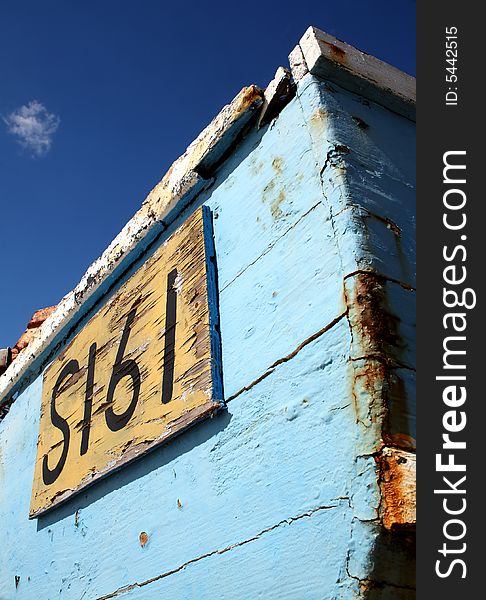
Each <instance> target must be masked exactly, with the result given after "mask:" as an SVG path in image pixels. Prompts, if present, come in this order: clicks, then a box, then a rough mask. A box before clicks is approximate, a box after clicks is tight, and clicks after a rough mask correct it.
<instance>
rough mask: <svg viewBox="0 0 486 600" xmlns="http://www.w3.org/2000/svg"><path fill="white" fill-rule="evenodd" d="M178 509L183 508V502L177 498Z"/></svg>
mask: <svg viewBox="0 0 486 600" xmlns="http://www.w3.org/2000/svg"><path fill="white" fill-rule="evenodd" d="M177 508H182V502H181V501H180V500H179V498H177Z"/></svg>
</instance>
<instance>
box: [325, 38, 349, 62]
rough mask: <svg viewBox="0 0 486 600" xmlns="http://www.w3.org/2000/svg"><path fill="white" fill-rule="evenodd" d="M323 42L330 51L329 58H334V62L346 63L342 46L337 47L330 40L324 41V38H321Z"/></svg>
mask: <svg viewBox="0 0 486 600" xmlns="http://www.w3.org/2000/svg"><path fill="white" fill-rule="evenodd" d="M322 43H323V44H326V46H328V48H329V50H330V51H331V58H332V59H333V60H335V61H336V62H338V63H340V64H342V65H344V64H346V51H345V50H343V49H342V48H339V46H336V44H333V43H332V42H326V41H324V40H322Z"/></svg>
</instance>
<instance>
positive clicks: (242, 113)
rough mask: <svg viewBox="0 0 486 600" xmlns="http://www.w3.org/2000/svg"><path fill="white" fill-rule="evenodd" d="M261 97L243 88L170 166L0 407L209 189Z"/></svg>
mask: <svg viewBox="0 0 486 600" xmlns="http://www.w3.org/2000/svg"><path fill="white" fill-rule="evenodd" d="M262 96H263V92H262V91H261V90H260V89H259V88H258V87H257V86H255V85H250V86H248V87H244V88H243V89H242V90H241V91H240V92H239V94H237V95H236V96H235V98H234V99H233V100H232V101H231V103H230V104H227V105H226V106H224V107H223V108H222V109H221V111H220V112H219V113H218V114H217V115H216V117H215V118H214V119H213V120H212V121H211V123H210V124H209V125H208V126H207V127H206V128H205V129H204V130H203V131H202V132H201V133H200V134H199V135H198V137H197V138H196V139H195V140H194V141H193V142H192V143H191V144H190V145H189V147H188V148H187V149H186V151H185V152H184V154H182V156H180V157H179V158H178V159H177V160H175V161H174V163H173V164H172V165H171V167H170V168H169V169H168V171H167V173H166V174H165V175H164V177H163V178H162V179H161V181H160V182H159V183H158V184H157V185H156V186H155V187H154V189H153V190H152V191H151V192H150V193H149V194H148V196H147V197H146V198H145V200H144V201H143V203H142V206H141V208H140V209H139V210H138V211H137V213H136V214H135V215H134V216H133V217H132V218H131V219H130V221H128V223H127V224H126V225H125V227H124V228H123V229H122V230H121V232H120V233H119V234H118V235H117V236H116V238H115V239H114V240H113V241H112V242H111V244H110V245H109V246H108V248H107V249H106V250H105V251H104V252H103V254H102V255H101V256H100V257H99V258H98V259H97V260H95V262H94V263H93V264H92V265H91V266H90V267H89V268H88V270H87V271H86V273H85V274H84V275H83V277H82V278H81V281H80V282H79V283H78V285H77V286H76V287H75V288H74V290H72V291H71V292H69V293H68V294H67V295H66V296H65V297H64V298H63V299H62V300H61V302H60V303H59V304H58V305H57V307H56V310H55V311H54V313H53V314H52V315H51V316H50V317H49V318H48V319H47V321H46V322H45V323H43V324H42V326H41V327H40V328H39V329H38V330H37V331H36V333H35V335H34V336H33V340H32V341H31V342H30V344H29V349H28V351H27V352H24V353H22V354H20V355H19V357H18V358H17V359H16V360H15V362H14V363H13V364H12V365H11V367H10V368H9V369H8V371H7V372H6V373H4V374H3V375H0V405H1V404H3V403H9V402H10V401H11V398H12V397H13V396H14V395H15V393H16V392H18V391H19V387H20V388H21V387H22V385H25V383H26V379H27V376H29V377H30V378H33V377H34V376H35V375H37V374H39V373H40V372H41V369H42V367H43V363H44V364H45V362H46V361H47V360H48V357H46V349H47V348H48V347H49V345H50V344H56V343H62V341H63V340H62V336H63V335H64V334H65V331H66V330H68V329H70V328H71V327H73V326H74V325H75V324H76V319H80V318H82V316H83V314H84V311H85V310H86V308H87V306H88V305H89V303H90V302H94V301H96V299H97V296H99V295H100V294H102V293H103V292H104V291H105V288H106V285H107V282H108V280H109V279H110V278H112V277H117V276H119V275H120V274H121V273H123V270H124V267H126V263H127V262H133V261H135V260H136V259H137V258H138V257H140V256H141V255H142V254H143V253H144V252H145V250H146V249H147V246H148V245H149V244H150V243H151V242H152V241H153V239H154V237H155V236H156V235H157V234H158V233H160V231H162V230H164V229H165V228H166V227H167V226H168V225H169V224H171V223H172V222H173V221H174V219H175V218H176V217H177V216H178V215H179V214H180V213H181V212H182V211H183V209H184V208H186V207H187V205H188V204H189V203H190V202H191V201H193V200H194V198H195V197H196V195H197V194H198V193H200V192H201V190H203V189H205V188H207V187H209V186H210V185H211V184H212V177H211V170H212V169H213V168H214V167H215V165H217V164H218V163H219V161H220V160H221V158H222V156H224V155H225V154H226V153H227V152H228V151H229V149H230V148H231V146H232V145H233V144H234V143H235V142H236V140H237V139H238V136H239V135H240V133H241V131H242V130H243V128H244V127H245V126H246V125H247V124H248V122H249V121H250V120H251V119H252V118H253V117H254V116H255V115H256V114H257V112H258V109H259V108H260V106H261V105H262V103H263V98H262ZM201 173H203V174H204V176H203V175H201ZM73 321H74V322H73ZM0 414H1V413H0Z"/></svg>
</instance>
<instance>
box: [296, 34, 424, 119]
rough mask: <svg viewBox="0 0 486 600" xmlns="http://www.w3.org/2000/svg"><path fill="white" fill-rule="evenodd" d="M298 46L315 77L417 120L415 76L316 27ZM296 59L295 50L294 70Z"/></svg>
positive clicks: (300, 73) (303, 72) (299, 67)
mask: <svg viewBox="0 0 486 600" xmlns="http://www.w3.org/2000/svg"><path fill="white" fill-rule="evenodd" d="M299 45H300V48H301V50H302V54H303V57H304V60H305V64H306V66H307V69H308V70H309V72H310V73H312V74H313V75H317V76H318V77H321V78H322V79H325V80H327V81H330V82H333V83H336V84H337V85H340V86H341V87H343V88H344V89H347V90H350V91H351V92H354V93H356V94H359V95H360V96H363V97H364V98H367V99H368V100H372V101H373V102H377V103H378V104H381V105H383V106H385V107H386V108H389V109H390V110H393V111H394V112H396V113H398V114H401V115H403V116H405V117H407V118H408V119H411V120H415V77H412V76H411V75H408V74H407V73H404V72H403V71H400V70H399V69H397V68H395V67H393V66H392V65H389V64H388V63H385V62H383V61H381V60H379V59H378V58H375V57H374V56H371V55H370V54H366V53H365V52H361V50H358V49H357V48H354V47H353V46H350V45H349V44H346V42H342V41H341V40H338V39H336V38H335V37H333V36H332V35H329V34H328V33H325V32H324V31H320V30H319V29H317V28H315V27H309V29H308V30H307V31H306V32H305V34H304V35H303V37H302V39H301V40H300V42H299ZM297 56H298V54H297V53H296V52H295V51H293V53H292V54H291V57H290V60H291V65H292V67H293V66H294V64H296V63H295V60H296V57H297ZM297 62H298V61H297ZM299 65H300V63H298V64H296V66H298V68H297V69H296V68H293V69H292V73H293V75H294V77H297V78H298V77H299V76H302V75H303V74H305V70H303V69H302V68H301V66H299Z"/></svg>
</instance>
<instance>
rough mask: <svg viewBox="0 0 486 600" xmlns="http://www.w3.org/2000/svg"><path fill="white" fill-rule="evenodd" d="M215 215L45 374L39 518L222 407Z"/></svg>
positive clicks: (35, 504)
mask: <svg viewBox="0 0 486 600" xmlns="http://www.w3.org/2000/svg"><path fill="white" fill-rule="evenodd" d="M208 218H210V215H209V213H208V212H206V211H204V212H203V209H199V210H198V211H197V212H196V213H195V214H194V215H193V216H192V217H191V218H190V219H189V220H188V221H186V222H185V224H184V225H183V226H182V227H181V228H180V229H179V230H178V231H176V232H175V233H174V234H173V235H172V236H171V237H170V238H169V239H168V240H167V241H166V242H165V243H164V244H163V245H162V246H161V247H160V248H159V249H158V250H157V252H156V253H155V254H154V255H153V256H152V257H151V258H150V259H149V260H147V262H146V263H144V264H143V265H142V266H141V267H140V268H139V269H138V271H136V273H135V274H134V275H133V276H132V277H131V278H130V279H129V280H128V281H127V282H126V283H125V284H124V285H123V286H122V287H121V288H120V290H119V291H118V292H117V293H116V294H115V295H114V296H113V297H112V298H111V299H110V300H109V302H108V303H107V304H106V305H105V306H103V308H101V309H100V310H99V312H98V313H97V314H96V315H95V316H94V317H93V318H92V319H91V320H90V321H89V322H88V324H87V325H86V326H85V327H84V328H83V329H82V330H81V331H80V332H79V333H78V335H77V336H76V337H75V338H74V339H73V341H72V342H71V343H70V344H69V346H68V347H67V348H66V349H65V350H64V351H63V352H62V353H61V354H60V355H58V357H57V358H56V360H55V361H54V362H53V363H52V364H51V365H50V366H49V367H48V368H47V370H46V371H45V374H44V381H43V391H42V409H41V421H40V433H39V441H38V451H37V459H36V467H35V476H34V485H33V493H32V503H31V509H30V516H31V517H34V516H37V515H39V514H40V513H42V512H44V511H46V510H47V509H49V508H52V507H53V506H56V505H57V504H59V503H60V502H62V501H64V500H66V499H67V498H68V497H69V496H71V495H72V494H73V493H75V492H77V491H79V490H80V489H82V488H84V487H85V486H87V485H88V484H90V483H92V482H93V481H95V480H97V479H99V478H100V477H102V476H104V475H106V474H107V473H109V472H110V471H112V470H114V469H116V468H119V467H120V466H121V465H122V464H124V463H126V462H127V461H129V460H132V459H134V458H136V457H138V456H140V455H141V454H143V453H144V452H146V451H147V450H148V449H150V448H152V447H153V446H155V445H157V444H159V443H161V442H163V441H166V440H167V439H169V438H171V437H173V436H174V435H176V434H178V433H179V432H180V431H181V430H183V429H185V428H186V427H188V426H189V425H190V424H192V423H193V422H195V421H197V420H199V419H201V418H203V417H205V416H207V415H209V414H211V413H213V412H214V411H215V410H216V409H217V408H219V407H220V401H221V398H215V397H214V396H215V394H214V392H215V385H214V382H213V374H212V367H213V364H212V362H214V356H213V354H214V353H213V351H212V348H211V337H212V334H211V325H212V324H211V323H210V309H209V301H208V281H210V280H211V277H208V273H207V269H208V268H210V265H209V261H208V249H207V245H208V244H207V243H206V238H207V236H208V231H207V228H208V227H209V223H208ZM216 388H217V385H216Z"/></svg>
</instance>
